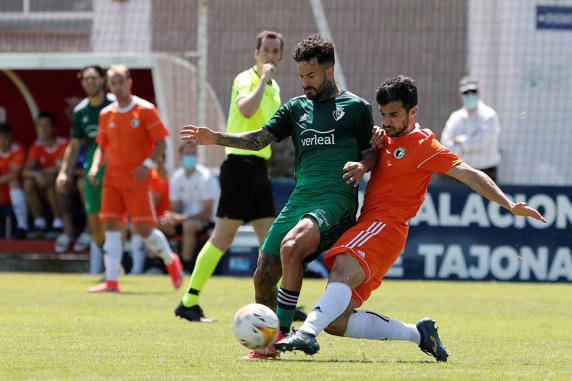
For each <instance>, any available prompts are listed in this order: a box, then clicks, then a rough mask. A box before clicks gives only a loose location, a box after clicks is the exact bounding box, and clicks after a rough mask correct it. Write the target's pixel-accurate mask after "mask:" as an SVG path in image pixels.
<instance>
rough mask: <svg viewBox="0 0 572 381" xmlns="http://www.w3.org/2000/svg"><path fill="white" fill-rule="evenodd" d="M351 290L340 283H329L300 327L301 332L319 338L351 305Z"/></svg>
mask: <svg viewBox="0 0 572 381" xmlns="http://www.w3.org/2000/svg"><path fill="white" fill-rule="evenodd" d="M351 298H352V290H351V288H350V287H349V286H348V285H347V284H345V283H340V282H332V283H328V286H327V287H326V291H324V293H323V294H322V297H321V298H320V300H318V303H316V306H315V307H314V309H313V310H312V311H310V313H309V314H308V317H307V318H306V321H304V324H302V326H301V327H300V330H302V331H304V332H308V333H310V334H312V335H314V336H317V335H319V334H320V332H322V331H323V330H324V329H325V328H326V327H327V326H328V325H330V323H331V322H333V321H334V320H336V319H337V318H338V316H340V315H341V314H342V313H343V312H344V311H345V310H346V308H348V306H349V304H350V300H351Z"/></svg>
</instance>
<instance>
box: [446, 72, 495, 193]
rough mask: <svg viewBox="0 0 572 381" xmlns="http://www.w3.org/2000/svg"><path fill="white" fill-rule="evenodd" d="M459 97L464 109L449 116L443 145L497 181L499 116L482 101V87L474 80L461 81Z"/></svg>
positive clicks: (466, 78) (465, 78)
mask: <svg viewBox="0 0 572 381" xmlns="http://www.w3.org/2000/svg"><path fill="white" fill-rule="evenodd" d="M459 94H460V96H461V99H462V101H463V107H461V108H460V109H459V110H456V111H454V112H453V113H452V114H451V116H449V119H448V120H447V124H446V125H445V129H444V130H443V134H442V136H441V143H442V144H443V145H444V146H445V147H447V148H449V149H450V150H451V151H454V152H455V153H457V154H459V155H460V156H461V157H462V159H463V160H464V161H465V162H466V163H467V164H469V165H470V166H472V167H473V168H476V169H479V170H481V171H483V172H485V173H486V174H487V175H489V177H490V178H491V179H493V181H495V182H496V181H497V167H498V165H499V163H500V160H501V154H500V148H499V137H500V131H501V127H500V123H499V118H498V115H497V113H496V111H495V110H493V109H492V108H491V107H490V106H488V105H486V104H485V103H484V102H483V101H482V100H481V99H480V98H479V85H478V83H477V81H475V80H474V79H472V78H470V77H464V78H463V79H461V81H460V82H459Z"/></svg>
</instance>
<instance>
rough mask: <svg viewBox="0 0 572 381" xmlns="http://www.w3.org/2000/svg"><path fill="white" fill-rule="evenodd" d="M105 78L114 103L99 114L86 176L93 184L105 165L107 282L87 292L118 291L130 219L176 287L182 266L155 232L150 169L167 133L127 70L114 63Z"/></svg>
mask: <svg viewBox="0 0 572 381" xmlns="http://www.w3.org/2000/svg"><path fill="white" fill-rule="evenodd" d="M107 77H108V86H109V89H110V91H111V92H112V93H113V95H115V98H116V102H114V103H112V104H110V105H109V106H107V107H106V108H104V109H103V110H101V113H100V115H99V131H98V133H97V143H98V144H99V148H98V149H97V151H96V152H95V154H94V159H93V163H92V166H91V168H90V170H89V174H88V176H89V178H90V181H93V182H97V173H98V171H99V169H100V167H102V166H106V169H105V174H104V177H103V193H102V205H101V213H100V217H101V220H102V221H103V222H104V225H105V244H104V247H103V248H104V252H105V254H106V255H105V257H104V264H105V275H106V281H105V282H104V283H102V284H100V285H97V286H95V287H92V288H90V289H89V290H88V291H90V292H106V291H107V292H117V291H119V285H118V281H117V280H118V277H119V268H120V263H121V255H122V253H123V247H122V240H121V231H122V228H123V225H124V224H125V223H126V222H127V218H128V217H129V218H130V219H131V223H132V226H133V231H134V233H135V234H139V235H141V236H142V237H143V239H144V240H145V243H146V245H147V246H148V247H149V248H150V249H151V250H152V251H153V252H155V253H157V255H159V256H160V257H161V258H162V259H163V261H164V262H165V265H166V267H167V270H168V272H169V275H170V276H171V280H172V281H173V285H174V286H175V288H179V287H180V286H181V282H182V266H181V262H180V260H179V257H178V256H177V255H176V254H174V253H173V252H172V250H171V247H170V246H169V243H168V241H167V239H166V238H165V236H164V235H163V233H161V231H159V230H158V229H156V228H155V225H156V222H157V216H156V213H155V208H154V205H153V199H152V196H151V190H150V187H149V178H150V176H149V172H150V169H151V168H152V167H154V166H155V161H157V159H159V158H160V157H162V155H163V152H164V150H165V146H166V144H165V137H166V136H167V135H168V134H169V133H168V131H167V128H166V127H165V125H164V124H163V122H162V121H161V118H160V117H159V113H158V112H157V109H156V108H155V106H154V105H153V104H151V103H150V102H147V101H146V100H144V99H141V98H138V97H136V96H134V95H132V93H131V86H132V79H131V77H130V73H129V69H128V68H127V67H125V66H123V65H113V66H111V67H110V68H109V70H108V72H107Z"/></svg>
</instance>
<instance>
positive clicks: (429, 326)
mask: <svg viewBox="0 0 572 381" xmlns="http://www.w3.org/2000/svg"><path fill="white" fill-rule="evenodd" d="M416 327H417V330H418V331H419V334H420V335H421V342H420V343H419V348H421V350H422V351H423V352H425V353H427V354H428V355H431V356H433V357H434V358H435V360H437V361H443V362H446V361H447V357H449V354H448V353H447V350H446V349H445V345H443V342H442V341H441V339H440V338H439V333H438V332H437V323H436V322H435V320H433V319H431V318H424V319H421V320H419V321H418V322H417V324H416Z"/></svg>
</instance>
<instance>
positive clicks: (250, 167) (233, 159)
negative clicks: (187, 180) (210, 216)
mask: <svg viewBox="0 0 572 381" xmlns="http://www.w3.org/2000/svg"><path fill="white" fill-rule="evenodd" d="M219 180H220V188H221V195H220V200H219V203H218V209H217V213H216V215H217V217H219V218H231V219H234V220H242V221H246V222H248V221H252V220H257V219H260V218H268V217H276V212H275V210H274V198H273V197H272V184H271V183H270V179H269V178H268V170H267V168H266V160H265V159H263V158H261V157H258V156H243V155H228V157H227V158H226V160H225V161H224V162H223V163H222V166H221V168H220V176H219Z"/></svg>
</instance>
